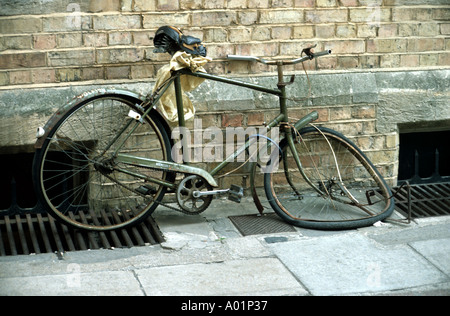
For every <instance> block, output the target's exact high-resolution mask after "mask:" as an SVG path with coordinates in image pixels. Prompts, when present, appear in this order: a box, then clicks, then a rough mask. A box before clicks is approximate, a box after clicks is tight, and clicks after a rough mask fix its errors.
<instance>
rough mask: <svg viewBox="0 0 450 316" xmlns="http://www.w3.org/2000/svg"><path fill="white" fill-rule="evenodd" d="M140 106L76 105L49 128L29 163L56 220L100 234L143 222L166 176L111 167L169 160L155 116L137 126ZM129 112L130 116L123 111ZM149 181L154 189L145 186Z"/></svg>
mask: <svg viewBox="0 0 450 316" xmlns="http://www.w3.org/2000/svg"><path fill="white" fill-rule="evenodd" d="M139 103H140V102H139V100H135V99H132V98H131V99H130V98H127V97H125V96H121V95H111V96H100V97H95V98H91V99H88V100H85V101H81V102H80V103H78V104H75V105H74V106H73V107H72V108H70V109H69V110H68V111H67V112H66V113H65V114H64V115H63V116H62V117H61V118H60V119H59V121H58V122H57V123H56V124H55V126H54V127H53V129H52V130H51V132H50V133H49V134H48V136H47V138H46V140H45V142H44V143H43V146H42V148H41V149H38V150H37V151H36V154H35V158H34V162H33V170H34V171H33V173H34V182H35V189H36V193H37V195H38V197H39V198H40V201H41V203H42V204H43V205H44V206H46V207H47V209H48V211H49V213H50V214H51V215H52V216H54V217H55V218H56V219H58V220H60V221H63V222H64V223H66V224H69V225H71V226H74V227H76V228H81V229H88V230H96V231H106V230H111V229H117V228H125V227H127V226H129V225H132V224H137V223H139V222H140V221H142V220H143V219H145V218H146V217H147V216H148V215H150V214H151V213H152V212H153V211H154V210H155V209H156V207H157V206H158V202H159V201H161V199H162V198H163V196H164V194H165V192H166V187H165V186H163V185H161V184H157V183H158V181H159V183H161V182H164V181H165V182H171V181H173V175H172V174H170V173H167V172H163V171H159V170H152V169H148V168H144V167H139V166H134V165H127V164H121V163H117V162H115V159H114V158H115V156H116V155H117V154H120V153H126V154H130V155H134V156H139V157H145V158H152V159H159V160H170V157H171V156H170V140H169V136H168V134H167V133H168V132H167V131H166V130H165V128H164V126H163V125H162V124H161V122H159V120H158V117H157V115H156V114H155V113H153V112H151V114H150V115H149V116H147V117H145V118H144V120H143V121H142V122H140V121H138V120H136V119H135V118H132V117H130V113H137V114H142V111H141V110H140V109H138V108H137V107H136V104H139ZM130 111H133V112H130ZM148 179H155V180H156V182H153V181H152V182H149V181H148Z"/></svg>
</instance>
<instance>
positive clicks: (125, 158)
mask: <svg viewBox="0 0 450 316" xmlns="http://www.w3.org/2000/svg"><path fill="white" fill-rule="evenodd" d="M305 52H306V53H307V55H306V56H304V57H301V58H298V59H295V60H290V61H268V60H264V59H260V58H258V57H252V56H236V55H229V56H228V59H229V60H241V61H258V62H261V63H264V64H267V65H275V66H277V72H278V84H277V89H271V88H267V87H264V86H261V85H258V84H253V83H248V82H243V81H239V80H235V79H229V78H225V77H221V76H216V75H211V74H207V73H203V72H192V71H190V70H189V69H186V68H185V69H181V70H179V71H176V72H174V73H173V74H172V77H171V78H170V79H169V80H168V81H167V82H166V83H165V84H164V85H163V86H162V87H160V88H159V89H158V91H157V92H156V93H155V94H154V95H153V96H152V97H151V98H150V100H148V101H147V102H146V103H145V102H144V104H143V105H141V106H143V108H144V109H146V110H145V111H144V113H143V114H142V117H145V116H147V115H148V114H149V113H150V111H152V110H153V109H154V107H155V106H156V104H157V103H158V101H159V99H160V98H161V96H162V95H163V94H164V93H165V92H166V91H167V89H168V88H169V87H170V86H171V85H172V84H173V85H174V88H175V96H176V104H177V112H178V125H179V127H185V126H186V123H185V120H184V108H183V98H182V93H183V92H182V89H181V82H180V77H181V75H188V76H194V77H199V78H203V79H207V80H213V81H218V82H222V83H226V84H230V85H234V86H238V87H243V88H247V89H252V90H256V91H259V92H263V93H267V94H271V95H275V96H277V97H278V98H279V105H280V114H279V115H278V116H277V117H275V118H274V119H273V120H272V121H271V122H269V123H268V124H267V126H266V127H267V130H268V131H270V130H271V129H272V128H274V127H276V126H281V128H280V131H281V133H282V135H284V137H285V138H286V139H287V141H288V144H289V148H290V150H291V151H292V154H293V157H294V160H295V162H296V164H297V167H298V168H299V170H300V172H301V174H302V175H303V177H304V178H305V180H306V181H307V182H308V183H309V184H310V185H311V186H312V187H313V188H315V189H316V190H317V191H318V189H317V188H316V187H315V185H313V184H312V183H311V181H310V180H309V179H308V177H307V176H306V175H305V174H304V172H303V169H302V164H301V162H300V158H299V156H298V153H297V150H296V149H295V142H294V136H293V133H292V126H291V125H289V124H288V123H287V122H288V108H287V103H286V100H287V97H286V86H288V85H290V84H292V83H293V82H294V78H295V76H294V75H293V76H292V77H291V79H290V81H289V82H285V81H284V74H283V66H285V65H292V64H297V63H301V62H305V61H307V60H311V59H313V58H315V57H319V56H324V55H328V54H331V51H330V50H327V51H323V52H320V53H316V54H313V53H312V52H310V50H309V49H306V50H305ZM142 117H141V118H138V119H137V120H138V121H142ZM317 118H318V113H317V112H316V111H313V112H311V113H310V114H308V115H306V116H304V117H303V118H302V119H300V120H298V121H297V122H296V123H294V124H293V126H294V127H295V129H297V130H300V129H301V128H303V127H305V126H306V125H307V124H309V123H311V122H313V121H315V120H317ZM283 123H285V124H283ZM128 124H132V121H130V122H129V123H128ZM139 124H140V123H136V125H135V127H134V128H132V129H131V130H130V131H129V132H128V135H127V137H126V138H124V139H123V140H122V143H121V144H119V146H118V148H117V149H116V154H115V161H116V162H120V163H124V164H131V165H138V166H143V167H148V168H153V169H158V170H161V171H168V172H180V173H186V174H192V175H197V176H200V177H202V178H204V179H205V180H206V181H207V182H208V183H209V184H210V185H211V186H212V187H218V185H217V183H216V181H215V179H214V176H215V175H217V174H218V173H219V172H220V171H221V170H223V169H224V168H225V167H226V166H227V165H228V164H229V163H230V162H233V161H234V159H235V158H236V157H238V156H239V155H240V154H241V153H243V152H244V151H245V150H247V149H248V148H249V146H250V145H251V142H252V140H251V139H248V140H247V141H246V143H245V144H244V145H242V146H241V147H240V148H239V149H237V150H236V151H235V152H234V153H232V154H231V155H230V156H228V157H227V158H226V159H225V160H224V161H223V162H221V163H220V164H219V165H218V166H217V167H215V168H214V169H213V170H212V171H211V172H207V171H206V170H204V169H201V168H197V167H193V166H190V165H188V164H186V163H185V164H180V163H175V162H169V161H161V160H156V159H149V158H143V157H137V156H132V155H129V154H121V153H118V152H119V150H120V148H121V146H122V145H123V144H124V143H125V141H126V140H127V139H128V137H130V136H131V134H133V132H134V131H135V129H136V128H137V127H138V126H139ZM128 127H129V126H128V125H127V126H126V127H124V129H123V130H125V129H126V128H128ZM117 138H118V137H117ZM117 138H116V139H117ZM116 139H114V140H113V141H112V142H111V144H110V146H109V147H108V148H107V149H109V148H110V147H111V146H112V144H113V143H114V142H115V141H116ZM183 139H184V138H183ZM182 141H183V140H182ZM184 141H185V140H184ZM185 145H187V144H183V148H187V147H186V146H185ZM270 146H271V144H270V143H269V144H268V147H270ZM107 149H105V150H107ZM255 169H256V164H253V171H252V172H251V177H250V184H251V190H252V195H253V198H254V199H255V204H256V206H257V208H258V210H259V211H260V212H261V211H262V206H261V204H260V203H259V200H258V199H257V196H256V191H255V185H254V180H255V179H254V175H255V172H254V170H255ZM118 171H122V172H124V173H128V174H130V171H127V170H125V169H123V170H122V169H120V170H118ZM131 175H133V176H136V177H138V178H142V179H145V180H146V181H149V182H154V183H157V184H159V185H163V186H166V187H168V188H172V189H173V188H175V187H176V184H174V183H170V182H166V181H163V180H160V179H154V178H151V177H149V176H146V175H140V174H135V173H133V174H131ZM318 192H319V193H320V191H318Z"/></svg>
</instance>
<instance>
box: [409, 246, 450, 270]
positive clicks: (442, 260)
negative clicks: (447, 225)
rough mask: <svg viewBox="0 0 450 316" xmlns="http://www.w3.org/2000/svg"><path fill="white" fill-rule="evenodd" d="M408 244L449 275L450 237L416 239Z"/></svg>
mask: <svg viewBox="0 0 450 316" xmlns="http://www.w3.org/2000/svg"><path fill="white" fill-rule="evenodd" d="M410 246H411V247H412V248H414V249H415V250H416V251H417V252H419V253H420V254H421V255H422V256H424V257H425V258H426V259H427V260H428V261H430V262H431V263H432V264H434V265H435V266H436V267H437V268H438V269H439V270H441V271H442V272H444V273H445V274H447V276H449V277H450V238H447V239H434V240H424V241H417V242H413V243H410Z"/></svg>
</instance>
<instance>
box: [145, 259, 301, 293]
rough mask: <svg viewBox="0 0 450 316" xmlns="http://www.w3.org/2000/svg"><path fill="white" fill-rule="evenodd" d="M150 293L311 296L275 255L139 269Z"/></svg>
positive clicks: (146, 290) (146, 289)
mask: <svg viewBox="0 0 450 316" xmlns="http://www.w3.org/2000/svg"><path fill="white" fill-rule="evenodd" d="M136 274H137V277H138V278H139V280H140V282H141V284H142V287H143V289H144V291H145V293H146V294H147V295H170V296H205V295H207V296H217V295H236V296H241V295H308V294H309V293H308V292H307V291H306V290H305V289H304V288H303V287H302V286H301V284H300V283H298V281H297V280H296V279H295V277H294V276H293V275H292V274H291V273H290V272H289V271H288V270H287V269H286V268H285V267H284V265H283V264H282V263H281V262H280V261H279V260H278V259H276V258H254V259H249V260H233V261H225V262H216V263H209V264H191V265H184V266H169V267H158V268H150V269H140V270H137V271H136Z"/></svg>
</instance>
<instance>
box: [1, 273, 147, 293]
mask: <svg viewBox="0 0 450 316" xmlns="http://www.w3.org/2000/svg"><path fill="white" fill-rule="evenodd" d="M69 268H70V269H71V270H72V271H71V272H72V273H68V274H60V275H41V276H29V277H15V278H2V279H0V282H1V286H0V296H22V295H23V296H99V295H111V296H114V295H125V296H126V295H130V296H138V295H143V294H144V293H143V292H142V290H141V287H140V284H139V282H138V280H137V279H136V277H135V276H134V274H133V272H132V271H104V272H95V273H80V267H79V266H78V265H72V266H71V267H70V266H69Z"/></svg>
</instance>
